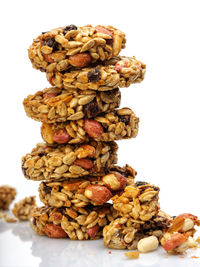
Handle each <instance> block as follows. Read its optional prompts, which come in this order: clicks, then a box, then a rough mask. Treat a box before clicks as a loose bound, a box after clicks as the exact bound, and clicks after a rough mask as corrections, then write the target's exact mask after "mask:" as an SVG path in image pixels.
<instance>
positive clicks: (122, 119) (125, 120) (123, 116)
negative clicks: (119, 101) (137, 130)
mask: <svg viewBox="0 0 200 267" xmlns="http://www.w3.org/2000/svg"><path fill="white" fill-rule="evenodd" d="M119 121H120V122H124V123H128V122H129V116H127V115H122V116H119Z"/></svg>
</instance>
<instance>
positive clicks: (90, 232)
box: [31, 204, 117, 240]
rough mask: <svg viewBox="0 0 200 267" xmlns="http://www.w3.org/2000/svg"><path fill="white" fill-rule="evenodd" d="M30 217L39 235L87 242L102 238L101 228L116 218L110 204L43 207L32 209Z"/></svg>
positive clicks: (115, 212) (115, 213)
mask: <svg viewBox="0 0 200 267" xmlns="http://www.w3.org/2000/svg"><path fill="white" fill-rule="evenodd" d="M32 215H33V220H32V222H31V226H32V228H33V230H34V231H35V232H36V233H37V234H39V235H47V236H48V237H50V238H70V239H71V240H87V239H99V238H100V237H102V229H103V227H104V226H105V225H107V224H109V223H110V222H111V221H112V220H114V219H115V218H116V217H117V211H115V210H113V208H112V205H110V204H105V205H103V206H98V207H94V206H92V207H87V208H73V209H72V208H65V207H61V208H53V207H48V206H45V207H41V208H36V209H34V211H33V213H32Z"/></svg>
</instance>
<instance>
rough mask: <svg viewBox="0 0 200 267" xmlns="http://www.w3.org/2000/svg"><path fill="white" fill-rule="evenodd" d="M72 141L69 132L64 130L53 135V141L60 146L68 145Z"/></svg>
mask: <svg viewBox="0 0 200 267" xmlns="http://www.w3.org/2000/svg"><path fill="white" fill-rule="evenodd" d="M70 139H71V136H70V135H69V134H68V132H67V131H66V130H65V129H64V128H63V129H59V130H57V131H56V132H55V133H54V134H53V141H55V142H56V143H58V144H64V143H67V142H69V140H70Z"/></svg>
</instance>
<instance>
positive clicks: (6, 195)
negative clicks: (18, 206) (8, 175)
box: [0, 185, 16, 210]
mask: <svg viewBox="0 0 200 267" xmlns="http://www.w3.org/2000/svg"><path fill="white" fill-rule="evenodd" d="M15 196H16V190H15V188H13V187H11V186H8V185H2V186H0V210H1V209H2V210H7V209H8V208H9V206H10V204H11V203H12V201H13V200H14V199H15Z"/></svg>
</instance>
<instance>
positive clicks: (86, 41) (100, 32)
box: [28, 25, 126, 72]
mask: <svg viewBox="0 0 200 267" xmlns="http://www.w3.org/2000/svg"><path fill="white" fill-rule="evenodd" d="M125 43H126V39H125V34H124V33H123V32H121V31H120V30H118V29H115V28H114V27H112V26H102V25H98V26H95V27H93V26H92V25H86V26H83V27H77V26H75V25H69V26H66V27H60V28H57V29H52V30H50V31H48V32H44V33H42V34H41V35H39V36H38V37H37V38H36V39H34V41H33V43H32V45H31V46H30V47H29V50H28V55H29V58H30V60H31V62H32V65H33V67H34V68H36V69H39V70H41V71H47V72H52V70H54V71H65V70H68V69H69V68H71V67H76V68H82V67H86V66H88V65H91V64H92V63H94V62H96V61H97V60H98V61H104V60H107V59H110V58H112V57H114V56H117V55H118V54H119V52H120V51H121V49H122V48H124V47H125Z"/></svg>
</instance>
